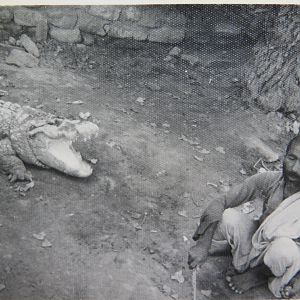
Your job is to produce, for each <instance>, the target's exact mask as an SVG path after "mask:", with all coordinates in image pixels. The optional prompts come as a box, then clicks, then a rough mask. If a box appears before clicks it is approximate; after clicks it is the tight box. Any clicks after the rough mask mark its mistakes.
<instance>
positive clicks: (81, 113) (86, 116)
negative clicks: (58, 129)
mask: <svg viewBox="0 0 300 300" xmlns="http://www.w3.org/2000/svg"><path fill="white" fill-rule="evenodd" d="M90 116H91V113H90V112H86V113H83V112H80V113H79V117H80V118H81V119H83V120H87V119H88V118H89V117H90Z"/></svg>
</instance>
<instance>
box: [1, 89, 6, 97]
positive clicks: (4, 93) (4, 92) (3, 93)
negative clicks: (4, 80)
mask: <svg viewBox="0 0 300 300" xmlns="http://www.w3.org/2000/svg"><path fill="white" fill-rule="evenodd" d="M2 96H8V91H4V90H0V97H2Z"/></svg>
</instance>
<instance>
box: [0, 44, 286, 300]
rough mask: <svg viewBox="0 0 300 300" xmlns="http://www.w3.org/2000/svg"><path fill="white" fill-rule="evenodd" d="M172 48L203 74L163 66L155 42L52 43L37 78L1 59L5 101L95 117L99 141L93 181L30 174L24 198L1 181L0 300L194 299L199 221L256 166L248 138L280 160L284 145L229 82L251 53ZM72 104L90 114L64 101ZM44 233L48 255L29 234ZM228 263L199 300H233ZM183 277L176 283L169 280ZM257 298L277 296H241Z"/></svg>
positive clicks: (208, 276) (222, 260)
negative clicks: (190, 259)
mask: <svg viewBox="0 0 300 300" xmlns="http://www.w3.org/2000/svg"><path fill="white" fill-rule="evenodd" d="M180 47H181V48H182V49H183V51H185V52H186V53H192V54H196V55H198V56H199V57H200V61H199V63H198V64H196V65H194V66H192V65H190V64H189V63H188V62H184V61H181V60H180V59H178V58H174V59H173V60H172V61H171V62H166V61H164V58H165V57H166V55H167V54H168V52H169V50H170V49H171V48H172V47H171V46H162V45H158V44H151V43H137V42H132V41H122V40H108V41H104V40H103V41H101V40H100V41H99V45H98V46H93V47H88V48H87V50H80V49H77V48H76V46H73V47H71V46H62V51H61V52H59V53H58V51H57V45H56V44H55V43H54V42H53V41H52V42H50V43H49V44H48V45H46V46H45V47H44V49H43V51H42V59H41V63H40V67H38V68H33V69H28V68H17V67H13V66H8V65H6V64H5V62H4V58H5V56H6V49H1V52H0V66H1V68H0V70H1V71H0V75H1V80H0V83H1V84H2V87H1V89H5V90H7V91H8V92H9V95H8V96H6V97H2V99H3V100H9V101H13V102H17V103H20V104H29V105H31V106H33V107H36V106H39V105H43V108H42V109H43V110H45V111H47V112H52V113H56V114H59V115H62V116H65V117H77V116H78V113H79V112H91V114H92V117H91V120H93V121H94V122H96V123H98V124H99V127H100V131H101V134H100V136H99V138H98V139H97V140H96V141H94V144H93V145H92V146H91V147H89V149H88V150H89V154H88V155H89V157H90V158H97V159H98V163H97V164H96V165H95V168H94V173H93V175H92V176H91V177H90V178H87V179H76V178H71V177H68V176H66V175H64V174H61V173H59V172H56V171H53V170H43V169H39V168H35V167H32V166H28V168H29V169H30V170H31V171H32V173H33V176H34V181H35V186H34V188H33V189H32V190H30V191H28V192H26V193H25V195H22V194H20V193H19V192H17V191H15V188H16V186H17V185H20V184H15V185H11V184H10V183H9V182H8V180H7V178H6V177H5V176H4V175H2V176H0V184H1V187H2V194H1V202H0V207H1V210H0V211H1V213H0V223H1V227H0V238H1V247H0V257H1V260H0V283H1V282H2V283H3V284H5V289H4V290H2V291H1V292H0V299H5V300H8V299H13V300H16V299H44V300H45V299H97V300H102V299H103V300H109V299H114V300H129V299H130V300H133V299H136V300H138V299H144V300H153V299H172V298H171V297H173V299H182V300H184V299H191V298H192V287H191V276H192V275H191V272H190V271H189V270H188V267H187V264H186V262H187V251H188V249H189V247H190V246H191V245H192V244H193V242H192V240H191V235H192V234H193V231H194V230H195V228H196V226H197V222H198V216H199V215H200V214H201V211H202V210H203V208H204V207H205V206H206V204H207V203H208V202H209V201H210V200H211V199H213V198H214V197H216V196H217V195H218V194H219V193H220V192H221V191H222V190H224V189H226V187H227V186H228V182H229V183H230V184H234V183H236V182H240V181H242V180H243V179H244V178H245V175H242V174H241V173H240V170H241V169H242V168H244V169H245V170H246V171H247V175H250V174H252V173H253V168H252V166H253V164H254V163H255V161H256V160H257V159H258V158H259V157H258V156H257V155H256V154H255V153H252V152H251V151H248V149H247V148H246V147H245V146H244V144H243V140H242V139H243V137H245V136H249V135H255V136H258V137H262V138H263V139H264V140H266V141H267V142H268V143H269V144H270V145H271V146H272V147H273V149H276V150H277V151H279V152H281V153H282V152H283V150H284V149H283V148H284V147H283V145H285V143H286V140H285V138H286V137H284V135H283V134H281V135H280V134H279V133H280V130H279V132H278V130H277V131H276V130H274V128H275V125H276V124H278V122H281V121H280V120H279V119H277V118H269V117H266V115H265V114H264V113H262V112H261V111H259V110H258V109H256V108H249V107H248V106H247V105H246V104H245V100H246V99H241V93H240V92H241V86H240V83H239V81H238V80H237V79H239V78H240V75H239V74H240V70H241V68H242V65H243V64H244V62H245V61H246V60H247V59H249V58H251V51H250V49H247V48H235V49H226V48H224V47H223V48H220V47H218V45H215V46H211V47H210V48H209V47H206V48H201V49H200V48H199V47H198V49H191V48H187V47H185V46H180ZM89 66H90V67H89ZM139 97H142V98H144V105H141V103H140V102H137V101H136V100H137V99H138V98H139ZM75 100H81V101H83V102H84V103H83V104H82V105H72V104H67V102H70V101H75ZM39 107H40V106H39ZM217 147H223V148H224V152H225V153H220V152H218V151H216V148H217ZM203 148H204V149H206V150H209V151H210V152H209V153H208V154H203V153H201V152H199V150H200V151H201V150H203ZM195 156H197V158H198V159H197V158H195ZM199 158H200V160H201V159H202V158H203V161H199ZM208 182H210V183H214V184H216V185H217V188H215V187H213V186H212V185H208V184H207V183H208ZM222 182H223V184H222ZM40 232H45V234H46V238H47V239H48V240H49V241H50V242H51V244H52V246H51V247H49V248H43V247H41V244H42V242H41V241H39V240H37V239H35V238H34V237H33V234H37V233H40ZM228 262H229V258H228V257H214V258H211V259H210V260H209V261H208V263H206V264H205V265H204V266H203V267H202V269H201V270H200V271H199V272H198V299H206V298H207V297H206V296H204V295H203V294H202V293H201V292H200V291H201V290H211V291H212V294H211V298H214V299H218V298H220V299H225V298H230V299H234V298H235V296H234V295H232V294H231V292H230V291H229V289H227V287H226V286H225V283H224V276H223V275H224V272H225V269H226V267H227V264H228ZM178 271H182V274H183V276H184V282H183V283H179V282H177V281H176V280H172V279H171V276H172V275H174V274H175V272H178ZM176 297H177V298H176ZM251 297H254V298H259V297H264V298H271V295H270V294H269V293H268V291H267V290H266V289H265V288H262V289H259V290H255V291H254V292H249V293H247V294H246V295H244V296H243V298H251ZM236 298H241V296H239V297H236Z"/></svg>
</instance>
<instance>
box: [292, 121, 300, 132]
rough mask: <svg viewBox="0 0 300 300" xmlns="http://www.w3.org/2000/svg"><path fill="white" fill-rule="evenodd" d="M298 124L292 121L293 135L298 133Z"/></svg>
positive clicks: (299, 125) (299, 124)
mask: <svg viewBox="0 0 300 300" xmlns="http://www.w3.org/2000/svg"><path fill="white" fill-rule="evenodd" d="M299 128H300V123H299V122H297V121H294V123H293V128H292V131H293V133H294V134H298V133H299Z"/></svg>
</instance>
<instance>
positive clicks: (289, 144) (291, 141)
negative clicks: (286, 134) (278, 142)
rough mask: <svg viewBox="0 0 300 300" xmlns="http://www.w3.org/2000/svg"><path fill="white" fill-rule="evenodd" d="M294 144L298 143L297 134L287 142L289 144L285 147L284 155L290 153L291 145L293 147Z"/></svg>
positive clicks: (299, 138)
mask: <svg viewBox="0 0 300 300" xmlns="http://www.w3.org/2000/svg"><path fill="white" fill-rule="evenodd" d="M296 142H298V143H300V135H299V134H298V135H296V136H295V137H294V138H292V139H291V140H290V141H289V143H288V145H287V147H286V151H285V153H288V152H289V151H290V149H291V147H292V145H293V144H294V143H296Z"/></svg>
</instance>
